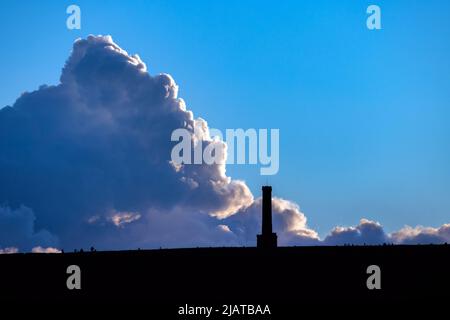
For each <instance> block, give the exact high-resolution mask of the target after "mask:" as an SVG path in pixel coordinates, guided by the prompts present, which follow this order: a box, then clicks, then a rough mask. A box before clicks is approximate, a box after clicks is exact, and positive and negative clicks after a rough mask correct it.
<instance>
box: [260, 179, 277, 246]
mask: <svg viewBox="0 0 450 320" xmlns="http://www.w3.org/2000/svg"><path fill="white" fill-rule="evenodd" d="M262 194H263V195H262V233H261V234H258V235H257V237H256V240H257V246H258V248H276V247H277V234H276V233H274V232H272V187H271V186H263V187H262Z"/></svg>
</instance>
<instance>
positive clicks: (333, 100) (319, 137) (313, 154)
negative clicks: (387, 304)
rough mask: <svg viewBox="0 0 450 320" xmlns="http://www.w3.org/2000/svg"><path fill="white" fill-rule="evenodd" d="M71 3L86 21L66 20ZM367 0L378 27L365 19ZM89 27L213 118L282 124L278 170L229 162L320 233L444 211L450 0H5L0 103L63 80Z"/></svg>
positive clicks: (449, 132)
mask: <svg viewBox="0 0 450 320" xmlns="http://www.w3.org/2000/svg"><path fill="white" fill-rule="evenodd" d="M72 3H75V4H77V5H79V6H80V7H81V10H82V29H81V30H80V31H70V30H68V29H67V28H66V26H65V20H66V18H67V14H66V13H65V10H66V7H67V6H68V5H69V4H72ZM372 3H374V4H377V5H379V6H380V7H381V10H382V26H383V29H382V30H380V31H369V30H368V29H367V28H366V18H367V15H366V13H365V11H366V8H367V6H368V5H369V4H372ZM88 34H110V35H112V37H113V38H114V40H115V42H116V43H118V44H119V45H120V46H121V47H122V48H124V49H125V50H127V51H128V52H129V53H137V54H139V55H140V57H141V58H142V60H143V61H144V62H146V64H147V67H148V70H149V72H150V73H151V74H157V73H160V72H165V73H169V74H171V75H172V76H173V77H174V79H175V80H176V82H177V83H178V85H179V86H180V96H181V97H182V98H183V99H185V101H186V103H187V106H188V108H189V109H191V110H193V111H194V115H195V116H200V117H202V118H204V119H206V120H207V121H208V123H209V125H210V126H211V127H215V128H219V129H226V128H279V129H280V137H281V146H280V152H281V154H280V160H281V163H280V172H279V174H278V175H276V176H273V177H269V178H267V177H262V176H260V175H259V167H258V166H228V167H227V173H228V174H229V175H231V176H232V177H233V178H238V179H244V180H245V181H246V182H247V184H248V185H249V186H250V188H251V190H252V191H253V192H254V193H255V194H258V193H259V188H260V185H261V184H264V183H267V182H268V183H270V184H272V185H273V187H274V193H275V194H276V195H279V196H282V197H284V198H287V199H290V200H293V201H295V202H297V203H298V204H300V207H301V209H302V211H303V212H304V213H305V214H306V215H307V216H308V218H309V225H310V226H311V227H312V228H314V229H316V230H318V231H319V233H321V234H324V233H326V232H327V231H329V230H330V229H331V228H332V227H333V226H335V225H337V224H344V225H353V224H355V223H357V221H358V220H359V219H360V218H361V217H366V218H369V219H374V220H378V221H380V222H382V223H383V225H384V226H385V228H386V230H387V231H391V230H394V229H397V228H399V227H401V226H403V225H404V224H409V225H417V224H422V225H431V226H437V225H440V224H443V223H447V222H449V217H450V197H449V196H448V190H450V179H449V178H450V145H449V137H450V128H449V126H448V122H449V120H450V111H449V107H450V106H449V101H450V62H449V52H450V43H449V41H448V39H450V3H449V2H448V1H444V0H442V1H397V0H396V1H379V0H375V1H371V2H368V1H355V0H353V1H320V0H319V1H310V2H308V3H307V2H306V1H276V2H273V1H167V0H165V1H129V2H122V1H108V2H106V1H105V2H100V1H95V2H94V1H76V2H69V1H39V2H37V1H34V2H27V3H22V2H17V1H2V4H1V10H0V37H1V39H2V50H1V51H0V70H1V71H2V72H1V73H2V77H0V87H1V88H2V89H1V90H0V106H5V105H11V104H13V103H14V101H15V99H16V98H17V97H18V96H19V95H20V94H21V93H22V92H23V91H31V90H35V89H37V88H38V87H39V85H41V84H44V83H45V84H56V83H58V79H59V76H60V72H61V68H62V66H63V65H64V62H65V60H66V59H67V57H68V56H69V53H70V49H71V46H72V43H73V41H74V40H75V39H76V38H78V37H85V36H87V35H88Z"/></svg>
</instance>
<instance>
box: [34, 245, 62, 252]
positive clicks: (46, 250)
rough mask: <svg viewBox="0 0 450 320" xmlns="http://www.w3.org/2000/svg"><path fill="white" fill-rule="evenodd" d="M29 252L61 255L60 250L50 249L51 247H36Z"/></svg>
mask: <svg viewBox="0 0 450 320" xmlns="http://www.w3.org/2000/svg"><path fill="white" fill-rule="evenodd" d="M31 252H33V253H61V250H59V249H57V248H52V247H48V248H42V247H41V246H37V247H34V248H33V249H31Z"/></svg>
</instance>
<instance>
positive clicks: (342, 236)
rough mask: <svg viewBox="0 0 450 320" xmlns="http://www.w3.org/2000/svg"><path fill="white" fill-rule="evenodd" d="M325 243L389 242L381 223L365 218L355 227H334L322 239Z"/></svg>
mask: <svg viewBox="0 0 450 320" xmlns="http://www.w3.org/2000/svg"><path fill="white" fill-rule="evenodd" d="M323 242H324V244H326V245H343V244H350V243H351V244H356V245H363V244H368V245H374V244H381V243H386V242H389V237H388V236H387V235H386V234H385V232H384V230H383V227H382V226H381V224H379V223H378V222H375V221H370V220H367V219H361V221H360V222H359V224H358V225H357V226H355V227H336V228H334V229H333V230H332V231H331V233H330V234H329V235H328V236H326V238H325V239H324V241H323Z"/></svg>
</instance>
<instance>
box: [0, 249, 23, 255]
mask: <svg viewBox="0 0 450 320" xmlns="http://www.w3.org/2000/svg"><path fill="white" fill-rule="evenodd" d="M17 252H19V249H18V248H16V247H8V248H4V249H2V248H0V254H13V253H17Z"/></svg>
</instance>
